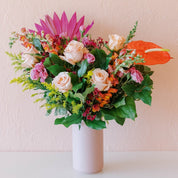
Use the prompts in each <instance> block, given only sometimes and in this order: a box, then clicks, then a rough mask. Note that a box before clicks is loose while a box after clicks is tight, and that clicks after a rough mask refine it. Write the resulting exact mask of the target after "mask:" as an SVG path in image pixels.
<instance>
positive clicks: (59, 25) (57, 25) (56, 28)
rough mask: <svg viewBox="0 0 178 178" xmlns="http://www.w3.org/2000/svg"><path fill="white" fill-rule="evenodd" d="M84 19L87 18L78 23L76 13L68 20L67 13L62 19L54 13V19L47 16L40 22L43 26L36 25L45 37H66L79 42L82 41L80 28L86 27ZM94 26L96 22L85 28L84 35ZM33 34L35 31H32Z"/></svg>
mask: <svg viewBox="0 0 178 178" xmlns="http://www.w3.org/2000/svg"><path fill="white" fill-rule="evenodd" d="M84 18H85V16H83V17H82V18H81V19H80V20H79V21H78V22H77V15H76V12H75V13H74V14H73V16H72V18H71V19H70V20H68V19H67V16H66V13H65V12H63V14H62V17H61V19H60V18H59V17H58V15H57V14H56V13H55V12H54V15H53V19H52V18H51V17H50V16H49V15H46V16H45V21H44V20H40V23H41V25H39V24H35V27H36V29H37V32H38V33H39V34H41V32H42V31H43V32H44V34H45V35H46V34H49V35H51V36H52V37H55V36H59V37H61V36H65V37H69V38H70V40H72V39H73V38H75V37H76V38H77V39H78V40H80V38H81V33H80V30H79V28H80V27H81V26H83V25H84ZM93 24H94V22H92V23H91V24H90V25H88V26H87V27H86V28H85V32H84V34H83V35H85V34H87V32H88V31H89V30H90V28H91V27H92V26H93ZM31 32H33V31H32V30H31Z"/></svg>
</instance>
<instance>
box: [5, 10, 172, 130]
mask: <svg viewBox="0 0 178 178" xmlns="http://www.w3.org/2000/svg"><path fill="white" fill-rule="evenodd" d="M40 23H41V24H40V25H39V24H35V27H36V31H34V30H30V29H28V30H27V29H26V28H22V29H21V33H16V32H14V33H12V35H13V36H12V37H11V38H10V43H9V44H10V47H12V46H13V44H14V43H15V42H16V41H20V43H21V44H22V46H23V47H24V51H23V52H22V53H20V54H18V55H16V54H12V53H7V54H8V55H9V56H10V57H11V59H12V61H13V63H12V65H14V67H15V70H16V71H18V70H21V71H22V74H21V75H20V76H19V77H17V78H15V79H13V80H12V81H11V83H14V82H16V83H20V84H22V86H24V90H29V89H30V90H31V89H32V90H35V91H37V92H36V93H34V94H33V95H32V96H33V97H34V96H38V97H39V98H38V99H37V100H36V101H35V102H38V101H42V102H43V103H42V105H41V107H45V108H46V110H47V114H48V115H49V114H51V113H52V111H53V110H54V113H55V115H56V116H58V115H60V116H61V115H62V116H63V117H61V118H57V119H55V124H56V125H57V124H63V125H64V126H65V127H69V126H70V125H72V124H78V125H79V126H80V124H81V122H82V120H83V121H84V122H85V124H86V125H87V126H88V127H90V128H93V129H98V130H99V129H103V128H106V123H107V122H108V120H115V121H116V122H117V123H118V124H120V125H123V124H124V122H125V119H126V118H130V119H132V120H135V118H136V117H137V113H136V106H135V102H136V101H138V100H141V101H143V102H144V103H145V104H148V105H151V99H152V98H151V93H152V86H153V81H152V80H151V78H150V76H151V75H152V74H153V71H151V69H150V68H149V67H148V66H147V65H155V64H164V63H166V62H168V61H169V60H170V59H171V57H170V55H169V53H168V52H167V51H168V50H166V49H163V48H161V47H160V46H158V45H156V44H154V43H152V42H144V41H131V39H132V38H133V37H134V36H135V32H136V28H137V22H136V24H135V25H134V27H133V29H132V30H131V31H130V33H129V35H128V36H127V38H124V37H122V36H119V35H117V34H113V35H109V41H108V42H107V41H104V40H103V39H102V38H101V37H99V38H98V39H92V37H91V36H90V35H89V34H88V31H89V30H90V28H91V27H92V26H93V24H94V22H92V23H91V24H90V25H88V26H84V16H83V17H82V18H81V19H80V20H79V21H77V16H76V13H74V14H73V16H72V18H71V19H70V20H68V19H67V16H66V14H65V12H63V14H62V17H61V19H60V18H59V17H58V16H57V14H56V13H54V15H53V18H51V17H50V16H49V15H46V16H45V21H44V20H40Z"/></svg>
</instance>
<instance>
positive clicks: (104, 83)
mask: <svg viewBox="0 0 178 178" xmlns="http://www.w3.org/2000/svg"><path fill="white" fill-rule="evenodd" d="M108 77H109V74H108V73H107V72H106V71H105V70H102V69H100V68H96V69H95V70H94V71H93V75H92V78H91V82H92V84H95V88H98V90H100V91H107V90H109V88H110V87H111V82H110V81H109V80H108Z"/></svg>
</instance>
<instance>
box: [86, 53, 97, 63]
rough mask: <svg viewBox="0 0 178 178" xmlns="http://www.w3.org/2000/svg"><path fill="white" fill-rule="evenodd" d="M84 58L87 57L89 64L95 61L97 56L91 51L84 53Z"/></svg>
mask: <svg viewBox="0 0 178 178" xmlns="http://www.w3.org/2000/svg"><path fill="white" fill-rule="evenodd" d="M84 59H87V62H88V63H89V64H90V63H94V62H95V56H94V55H93V54H91V53H86V54H84Z"/></svg>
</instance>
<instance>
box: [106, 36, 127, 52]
mask: <svg viewBox="0 0 178 178" xmlns="http://www.w3.org/2000/svg"><path fill="white" fill-rule="evenodd" d="M124 42H125V38H124V37H122V36H119V35H116V34H113V35H109V44H108V46H109V48H110V49H111V50H115V51H118V50H119V49H121V48H123V44H124Z"/></svg>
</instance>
